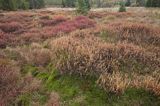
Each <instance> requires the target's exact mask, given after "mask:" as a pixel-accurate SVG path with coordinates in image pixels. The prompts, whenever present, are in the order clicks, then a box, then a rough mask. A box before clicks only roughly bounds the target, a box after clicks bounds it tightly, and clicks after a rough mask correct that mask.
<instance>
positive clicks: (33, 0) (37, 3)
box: [29, 0, 45, 9]
mask: <svg viewBox="0 0 160 106" xmlns="http://www.w3.org/2000/svg"><path fill="white" fill-rule="evenodd" d="M29 4H30V8H31V9H39V8H42V7H44V6H45V2H44V0H29Z"/></svg>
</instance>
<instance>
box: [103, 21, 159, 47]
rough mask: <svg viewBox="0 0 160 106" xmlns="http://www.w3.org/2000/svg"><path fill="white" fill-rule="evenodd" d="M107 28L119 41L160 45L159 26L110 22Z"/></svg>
mask: <svg viewBox="0 0 160 106" xmlns="http://www.w3.org/2000/svg"><path fill="white" fill-rule="evenodd" d="M106 29H107V31H108V32H110V33H112V35H114V36H115V39H116V40H118V41H119V40H120V41H128V42H131V43H135V44H139V45H143V44H149V45H151V44H152V45H157V46H158V45H160V29H159V28H157V27H153V26H149V25H145V24H140V23H124V22H123V23H122V22H116V23H110V24H108V25H107V27H106Z"/></svg>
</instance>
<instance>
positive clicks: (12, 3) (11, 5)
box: [1, 0, 17, 10]
mask: <svg viewBox="0 0 160 106" xmlns="http://www.w3.org/2000/svg"><path fill="white" fill-rule="evenodd" d="M16 3H17V2H16V0H1V8H2V9H3V10H17V4H16Z"/></svg>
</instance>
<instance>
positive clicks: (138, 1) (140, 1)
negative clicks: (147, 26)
mask: <svg viewBox="0 0 160 106" xmlns="http://www.w3.org/2000/svg"><path fill="white" fill-rule="evenodd" d="M145 2H146V1H145V0H136V4H137V6H145Z"/></svg>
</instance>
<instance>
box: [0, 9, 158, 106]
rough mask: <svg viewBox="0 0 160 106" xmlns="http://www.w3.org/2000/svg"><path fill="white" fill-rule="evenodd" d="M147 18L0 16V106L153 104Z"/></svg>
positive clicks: (154, 57)
mask: <svg viewBox="0 0 160 106" xmlns="http://www.w3.org/2000/svg"><path fill="white" fill-rule="evenodd" d="M143 9H144V8H143ZM155 12H157V13H158V11H157V10H156V9H155V10H154V12H153V10H145V9H144V10H143V11H142V13H139V10H138V9H137V10H136V9H135V10H134V11H133V10H132V8H130V9H128V11H127V12H111V11H109V12H108V11H94V12H93V11H91V12H88V14H85V16H84V15H83V14H75V12H74V11H60V10H59V11H58V10H57V11H48V10H31V11H15V12H1V13H0V86H1V88H0V105H1V106H8V105H9V106H12V105H20V106H61V105H62V106H113V105H116V106H128V105H131V106H151V105H153V106H159V105H160V102H159V101H160V99H159V96H160V77H159V76H160V28H159V25H160V21H159V19H157V17H154V15H155Z"/></svg>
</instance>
